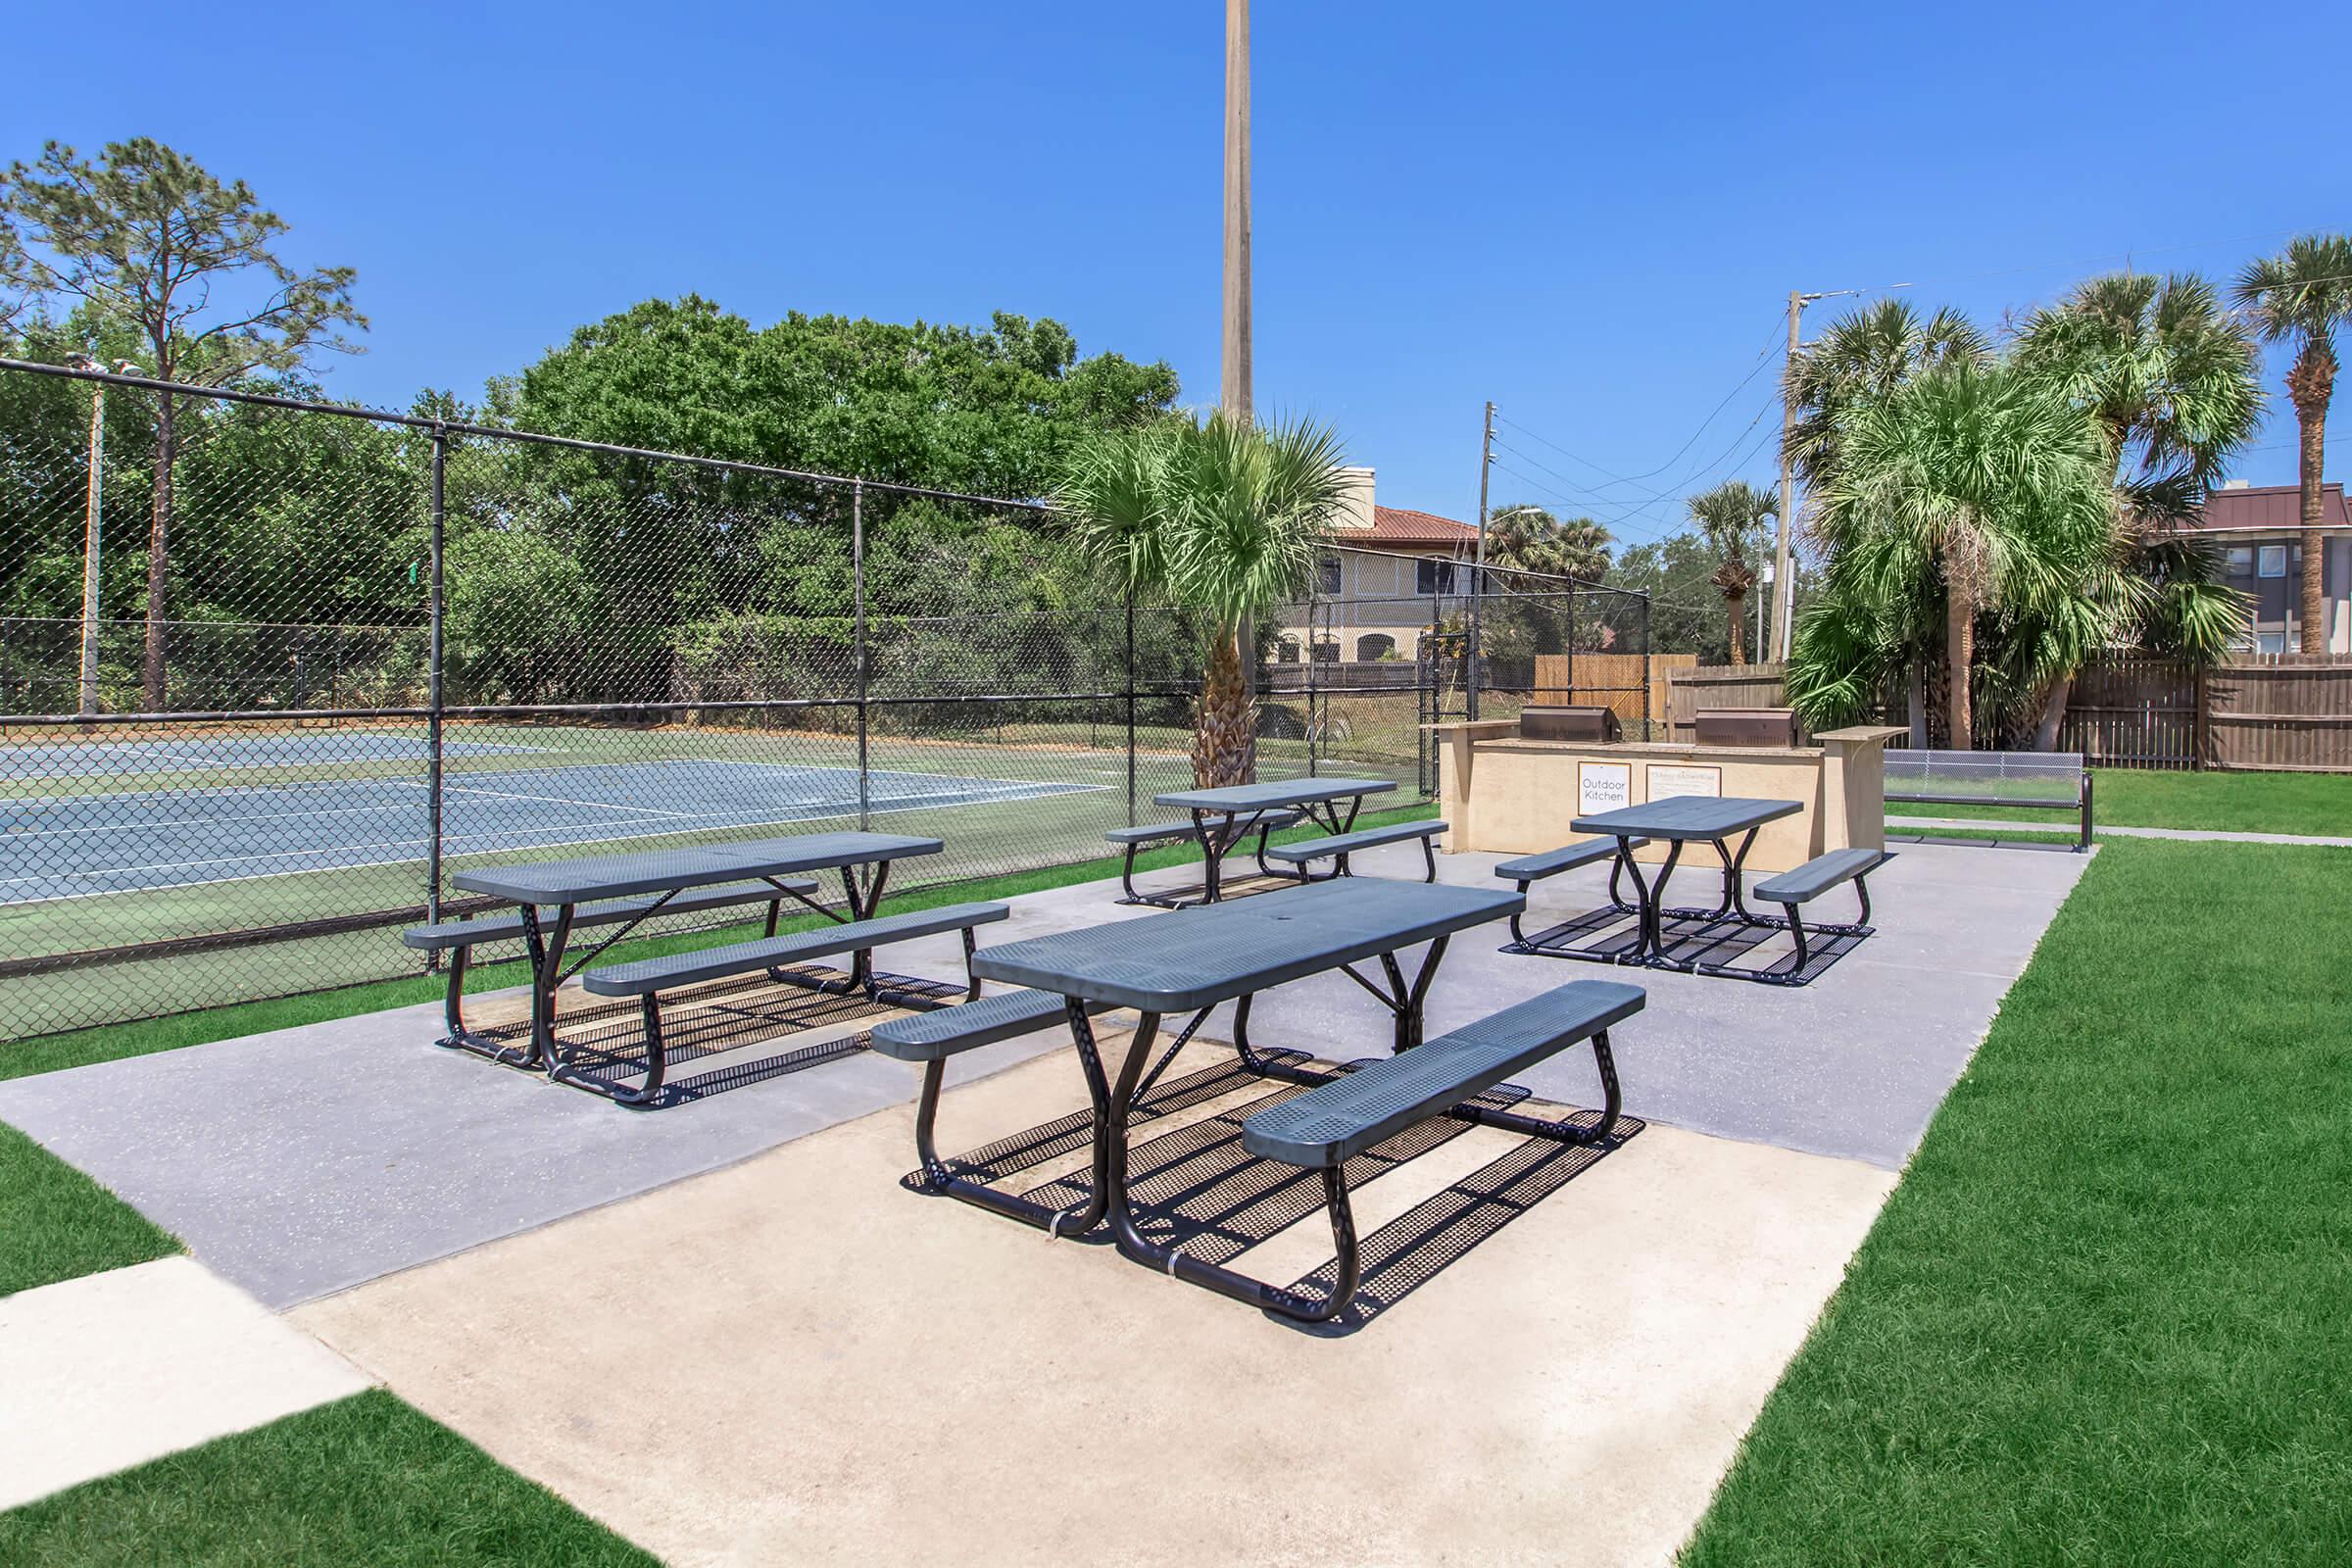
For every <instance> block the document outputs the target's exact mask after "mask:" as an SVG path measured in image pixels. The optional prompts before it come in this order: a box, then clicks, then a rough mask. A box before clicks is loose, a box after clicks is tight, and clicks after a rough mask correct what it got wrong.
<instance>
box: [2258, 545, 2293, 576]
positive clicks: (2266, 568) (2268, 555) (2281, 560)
mask: <svg viewBox="0 0 2352 1568" xmlns="http://www.w3.org/2000/svg"><path fill="white" fill-rule="evenodd" d="M2254 570H2255V575H2256V576H2260V577H2283V576H2285V575H2286V546H2284V545H2264V546H2263V547H2262V551H2261V554H2260V555H2259V556H2258V557H2257V559H2256V562H2255V568H2254Z"/></svg>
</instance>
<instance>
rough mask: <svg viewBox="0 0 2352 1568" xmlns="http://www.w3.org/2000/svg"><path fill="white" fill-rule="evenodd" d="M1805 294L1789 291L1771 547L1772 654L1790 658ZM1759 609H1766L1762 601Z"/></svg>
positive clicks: (1794, 597) (1776, 656) (1760, 610)
mask: <svg viewBox="0 0 2352 1568" xmlns="http://www.w3.org/2000/svg"><path fill="white" fill-rule="evenodd" d="M1804 308H1805V300H1804V296H1803V295H1801V294H1799V293H1798V292H1797V291H1796V290H1795V289H1790V290H1789V359H1788V361H1787V363H1786V364H1784V365H1783V366H1782V368H1781V515H1780V519H1779V520H1780V530H1779V532H1780V542H1779V543H1778V544H1776V545H1774V546H1773V550H1772V657H1773V658H1775V659H1780V660H1786V659H1787V658H1788V657H1789V611H1790V609H1791V608H1793V607H1794V605H1795V604H1796V574H1795V573H1794V572H1792V571H1790V570H1789V528H1790V526H1792V525H1793V524H1794V522H1795V520H1796V483H1795V476H1794V475H1793V474H1791V473H1790V472H1789V371H1791V370H1793V369H1794V368H1796V318H1797V313H1798V312H1800V311H1802V310H1803V309H1804ZM1757 613H1759V614H1761V613H1763V606H1762V605H1761V603H1759V604H1758V606H1757Z"/></svg>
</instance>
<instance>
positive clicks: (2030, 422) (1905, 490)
mask: <svg viewBox="0 0 2352 1568" xmlns="http://www.w3.org/2000/svg"><path fill="white" fill-rule="evenodd" d="M1836 437H1837V443H1838V461H1837V464H1836V466H1835V467H1834V468H1833V469H1832V471H1831V474H1830V478H1829V481H1828V483H1827V484H1825V485H1824V486H1823V487H1822V489H1821V491H1820V492H1819V493H1818V495H1817V496H1816V513H1815V527H1814V533H1815V536H1816V538H1817V539H1818V540H1819V541H1820V542H1821V544H1822V545H1823V547H1824V548H1825V549H1826V551H1827V552H1828V564H1827V577H1828V579H1829V581H1828V590H1827V592H1826V593H1825V595H1824V602H1823V605H1822V607H1820V608H1817V609H1816V610H1815V612H1814V613H1813V614H1812V615H1811V616H1809V617H1808V619H1809V620H1820V619H1821V618H1822V617H1823V616H1824V615H1825V614H1826V615H1829V616H1832V617H1834V618H1836V619H1837V620H1838V622H1840V624H1837V625H1829V626H1823V627H1819V628H1811V635H1810V636H1808V635H1807V632H1808V629H1809V628H1807V627H1800V628H1798V637H1797V645H1798V649H1799V650H1800V662H1805V661H1812V662H1816V664H1817V667H1814V668H1810V669H1807V670H1806V671H1804V672H1803V674H1802V675H1801V676H1800V677H1799V678H1796V679H1792V680H1791V682H1790V689H1791V695H1792V696H1794V695H1797V694H1798V693H1800V692H1801V693H1803V694H1805V700H1804V701H1803V702H1800V704H1799V706H1800V708H1810V709H1812V710H1813V711H1810V712H1808V714H1807V716H1808V718H1812V717H1815V716H1817V715H1818V714H1819V713H1820V712H1821V711H1822V709H1823V707H1824V704H1823V701H1822V698H1821V695H1820V694H1822V693H1824V692H1838V691H1844V692H1847V693H1857V692H1860V691H1862V690H1864V689H1865V688H1867V687H1868V686H1869V685H1870V684H1872V678H1873V676H1874V675H1875V674H1876V673H1879V672H1883V669H1884V666H1885V663H1886V662H1887V660H1888V659H1889V657H1890V656H1892V655H1894V654H1895V653H1896V652H1898V651H1900V650H1904V649H1908V648H1910V647H1913V646H1916V643H1917V640H1918V639H1919V638H1920V636H1921V635H1922V634H1923V633H1924V632H1925V630H1926V626H1925V625H1924V624H1923V622H1924V621H1925V620H1926V619H1927V617H1928V616H1930V615H1932V614H1933V613H1934V610H1935V608H1936V604H1935V602H1936V599H1937V598H1940V600H1941V605H1940V607H1939V608H1940V610H1941V612H1942V614H1941V619H1942V625H1943V642H1944V654H1945V663H1946V668H1947V674H1948V692H1947V697H1946V713H1947V717H1948V729H1949V737H1950V738H1949V744H1950V745H1951V746H1952V747H1954V748H1955V749H1959V750H1966V749H1967V748H1968V747H1969V746H1970V745H1971V744H1972V741H1971V736H1972V728H1973V721H1974V710H1973V706H1972V692H1971V681H1972V679H1973V678H1974V677H1975V675H1976V673H1977V669H1976V662H1977V661H1976V642H1975V639H1976V626H1977V619H1978V616H1979V614H1980V613H1984V612H1987V611H1999V612H2002V613H2011V614H2040V615H2045V616H2047V615H2053V614H2056V613H2061V612H2062V611H2063V609H2064V608H2065V607H2066V606H2067V605H2068V604H2070V603H2072V602H2073V601H2075V600H2076V599H2078V598H2079V597H2080V596H2081V595H2082V594H2083V593H2084V591H2085V588H2086V585H2087V584H2088V583H2089V582H2090V581H2091V580H2092V579H2093V578H2094V576H2095V574H2096V573H2097V572H2098V571H2099V569H2100V568H2101V566H2102V565H2103V564H2105V563H2106V562H2107V561H2108V560H2109V559H2110V552H2111V547H2112V544H2113V540H2114V526H2113V524H2114V506H2113V501H2112V499H2111V495H2110V488H2109V485H2110V479H2111V477H2112V473H2113V466H2112V464H2111V463H2110V462H2109V461H2108V455H2107V453H2106V450H2105V447H2104V445H2103V442H2102V438H2101V435H2100V433H2099V431H2098V429H2097V427H2096V425H2095V424H2094V422H2093V421H2092V420H2091V419H2090V418H2089V417H2086V416H2085V414H2084V413H2083V411H2082V410H2081V409H2079V408H2077V407H2076V406H2075V405H2074V404H2073V403H2072V402H2070V401H2069V400H2068V399H2067V398H2066V397H2064V396H2063V395H2062V394H2061V393H2060V392H2059V391H2058V390H2057V388H2056V387H2054V386H2053V385H2052V383H2051V382H2050V381H2048V380H2047V379H2045V378H2042V377H2037V376H2034V375H2030V374H2027V373H2025V372H2023V371H2020V370H2017V369H2014V368H2009V367H2005V366H1998V365H1981V364H1978V363H1977V362H1975V361H1974V360H1973V359H1965V358H1963V359H1953V360H1949V361H1947V362H1945V363H1942V364H1939V365H1936V366H1933V367H1931V368H1928V369H1926V370H1923V371H1921V372H1919V373H1918V374H1916V375H1913V376H1911V377H1910V378H1909V379H1907V380H1905V381H1903V382H1902V383H1901V384H1899V385H1897V386H1896V387H1895V388H1894V390H1893V391H1892V392H1890V393H1888V394H1887V395H1886V396H1883V397H1872V398H1866V399H1864V400H1862V401H1860V402H1857V403H1855V404H1853V405H1852V406H1850V407H1849V408H1847V409H1846V410H1845V411H1844V413H1843V416H1842V417H1840V419H1839V421H1838V429H1837V432H1836ZM1937 587H1940V589H1941V592H1940V595H1938V594H1937V593H1936V588H1937ZM1839 659H1843V660H1845V661H1847V663H1846V664H1845V665H1843V666H1838V665H1837V664H1835V661H1837V660H1839ZM1874 666H1875V667H1874Z"/></svg>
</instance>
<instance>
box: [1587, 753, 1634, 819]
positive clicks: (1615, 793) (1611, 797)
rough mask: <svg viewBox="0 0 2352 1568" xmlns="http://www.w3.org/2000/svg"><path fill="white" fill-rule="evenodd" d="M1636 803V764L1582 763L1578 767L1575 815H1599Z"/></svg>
mask: <svg viewBox="0 0 2352 1568" xmlns="http://www.w3.org/2000/svg"><path fill="white" fill-rule="evenodd" d="M1633 804H1634V764H1633V763H1631V762H1579V763H1577V764H1576V814H1577V815H1579V816H1596V815H1598V814H1599V813H1600V812H1602V811H1614V810H1616V809H1618V808H1619V807H1621V806H1631V805H1633Z"/></svg>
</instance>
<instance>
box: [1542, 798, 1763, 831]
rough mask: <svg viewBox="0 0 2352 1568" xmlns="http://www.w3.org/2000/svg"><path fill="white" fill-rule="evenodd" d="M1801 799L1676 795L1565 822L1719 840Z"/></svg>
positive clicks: (1577, 827)
mask: <svg viewBox="0 0 2352 1568" xmlns="http://www.w3.org/2000/svg"><path fill="white" fill-rule="evenodd" d="M1803 809H1805V808H1804V803H1803V802H1801V801H1765V800H1756V799H1754V798H1752V797H1748V796H1743V795H1721V796H1717V795H1676V796H1672V797H1669V798H1668V799H1666V800H1663V801H1646V802H1644V803H1642V805H1640V806H1620V807H1619V808H1617V809H1615V810H1614V811H1599V812H1596V813H1594V814H1593V815H1592V816H1580V817H1578V818H1576V819H1575V820H1574V821H1572V822H1570V823H1569V824H1568V827H1569V829H1570V831H1572V832H1577V833H1606V834H1609V835H1611V836H1613V837H1617V838H1645V839H1722V838H1729V837H1731V836H1732V835H1733V834H1735V833H1742V832H1745V831H1746V830H1747V829H1749V828H1751V827H1761V826H1763V825H1764V824H1765V823H1766V822H1770V821H1774V820H1776V819H1778V818H1780V817H1784V816H1789V815H1792V814H1794V813H1795V812H1798V811H1801V810H1803Z"/></svg>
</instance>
